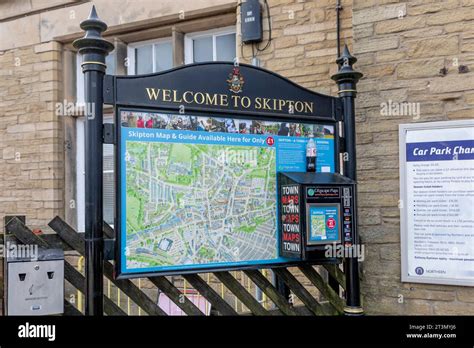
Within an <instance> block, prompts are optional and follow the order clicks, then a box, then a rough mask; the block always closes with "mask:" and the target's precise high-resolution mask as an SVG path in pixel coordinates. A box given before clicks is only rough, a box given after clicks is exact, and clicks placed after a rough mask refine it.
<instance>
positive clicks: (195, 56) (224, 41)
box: [184, 27, 236, 64]
mask: <svg viewBox="0 0 474 348" xmlns="http://www.w3.org/2000/svg"><path fill="white" fill-rule="evenodd" d="M184 44H185V47H184V49H185V63H186V64H191V63H199V62H207V61H233V60H234V58H235V56H236V52H235V47H236V46H235V45H236V43H235V27H227V28H223V29H218V30H208V31H202V32H198V33H192V34H186V36H185V39H184Z"/></svg>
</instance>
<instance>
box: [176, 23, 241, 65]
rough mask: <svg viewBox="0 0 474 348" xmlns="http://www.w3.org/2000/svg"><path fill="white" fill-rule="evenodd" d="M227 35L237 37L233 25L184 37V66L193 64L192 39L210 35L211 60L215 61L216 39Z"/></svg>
mask: <svg viewBox="0 0 474 348" xmlns="http://www.w3.org/2000/svg"><path fill="white" fill-rule="evenodd" d="M229 34H235V35H237V30H236V27H235V25H233V26H229V27H224V28H218V29H211V30H205V31H198V32H194V33H189V34H186V35H184V64H192V63H194V45H193V40H194V39H199V38H202V37H206V36H211V35H212V60H213V61H216V60H217V52H216V37H217V36H223V35H229ZM236 43H237V40H236ZM235 52H237V44H236V48H235ZM236 54H237V53H236Z"/></svg>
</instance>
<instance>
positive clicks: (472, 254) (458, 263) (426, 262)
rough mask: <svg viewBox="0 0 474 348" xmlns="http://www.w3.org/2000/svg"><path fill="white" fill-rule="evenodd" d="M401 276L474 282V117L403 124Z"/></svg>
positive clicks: (412, 279)
mask: <svg viewBox="0 0 474 348" xmlns="http://www.w3.org/2000/svg"><path fill="white" fill-rule="evenodd" d="M400 194H401V201H400V208H401V209H400V213H401V249H402V281H404V282H421V283H432V284H452V285H466V286H474V121H473V120H468V121H449V122H432V123H418V124H406V125H400Z"/></svg>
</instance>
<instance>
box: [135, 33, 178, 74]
mask: <svg viewBox="0 0 474 348" xmlns="http://www.w3.org/2000/svg"><path fill="white" fill-rule="evenodd" d="M172 67H173V45H172V43H171V38H166V39H159V40H153V41H144V42H138V43H134V44H130V45H129V46H128V69H129V71H128V74H129V75H141V74H151V73H154V72H160V71H163V70H168V69H171V68H172Z"/></svg>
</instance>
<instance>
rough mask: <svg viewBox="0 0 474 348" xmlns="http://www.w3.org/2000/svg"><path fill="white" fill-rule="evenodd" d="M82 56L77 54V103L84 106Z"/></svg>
mask: <svg viewBox="0 0 474 348" xmlns="http://www.w3.org/2000/svg"><path fill="white" fill-rule="evenodd" d="M81 63H82V62H81V55H80V54H79V53H77V52H76V103H77V104H84V102H85V99H84V74H83V73H82V66H81Z"/></svg>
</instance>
